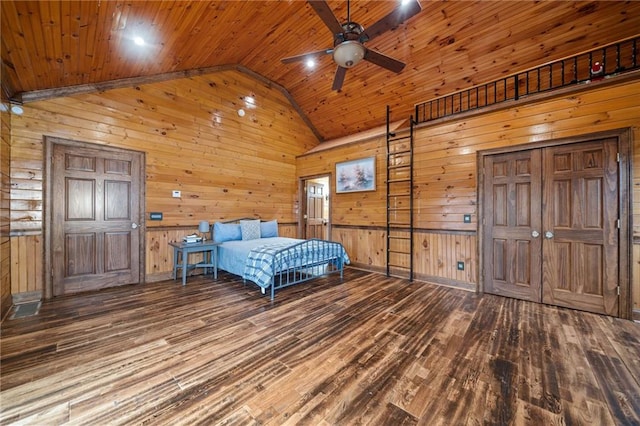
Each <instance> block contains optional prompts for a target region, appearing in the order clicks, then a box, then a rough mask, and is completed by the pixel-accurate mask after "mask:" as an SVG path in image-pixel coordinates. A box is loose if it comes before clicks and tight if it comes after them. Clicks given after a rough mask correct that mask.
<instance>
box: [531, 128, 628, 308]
mask: <svg viewBox="0 0 640 426" xmlns="http://www.w3.org/2000/svg"><path fill="white" fill-rule="evenodd" d="M617 145H618V144H617V140H616V138H610V139H607V140H597V141H593V142H585V143H581V144H572V145H567V146H559V147H551V148H546V149H545V153H544V169H545V179H544V191H543V192H544V201H543V204H544V206H545V208H544V209H543V229H544V235H545V239H544V244H543V264H544V268H543V274H542V287H543V289H544V291H543V298H542V301H543V302H544V303H549V304H553V305H559V306H567V307H571V308H576V309H582V310H585V311H590V312H597V313H602V314H608V315H618V285H619V282H618V267H619V266H618V265H619V259H618V256H619V255H618V238H619V236H618V225H617V224H618V218H619V215H618V214H619V213H618V209H619V207H618V204H619V202H618V163H617V159H616V157H617V153H618V146H617Z"/></svg>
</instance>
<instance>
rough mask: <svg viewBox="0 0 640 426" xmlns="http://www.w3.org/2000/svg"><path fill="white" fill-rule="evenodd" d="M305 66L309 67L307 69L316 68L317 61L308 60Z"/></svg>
mask: <svg viewBox="0 0 640 426" xmlns="http://www.w3.org/2000/svg"><path fill="white" fill-rule="evenodd" d="M305 64H306V65H307V68H314V67H315V66H316V61H314V60H313V59H311V58H309V59H307V62H305Z"/></svg>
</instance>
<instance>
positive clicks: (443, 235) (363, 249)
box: [331, 224, 478, 290]
mask: <svg viewBox="0 0 640 426" xmlns="http://www.w3.org/2000/svg"><path fill="white" fill-rule="evenodd" d="M385 233H386V229H385V228H381V227H366V226H363V227H359V226H344V225H335V224H334V225H333V227H332V231H331V234H332V238H331V239H332V240H334V241H339V242H341V243H342V245H344V247H345V249H346V250H347V253H349V258H350V259H351V265H352V266H354V267H357V268H362V269H366V270H368V271H375V272H386V253H385V249H386V239H385ZM413 247H414V274H415V277H414V278H416V279H418V280H420V281H428V282H432V283H437V284H443V285H448V286H452V287H457V288H462V289H466V290H476V286H477V283H478V273H477V270H478V268H477V254H476V236H475V232H471V231H440V230H416V231H415V234H414V242H413ZM458 262H464V270H458V268H457V264H458Z"/></svg>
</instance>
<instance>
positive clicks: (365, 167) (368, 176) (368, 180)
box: [336, 157, 376, 194]
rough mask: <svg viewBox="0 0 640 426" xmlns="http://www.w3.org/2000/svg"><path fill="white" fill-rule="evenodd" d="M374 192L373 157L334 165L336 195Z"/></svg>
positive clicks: (374, 163)
mask: <svg viewBox="0 0 640 426" xmlns="http://www.w3.org/2000/svg"><path fill="white" fill-rule="evenodd" d="M375 190H376V158H375V157H369V158H362V159H360V160H353V161H345V162H342V163H336V193H338V194H339V193H342V192H358V191H375Z"/></svg>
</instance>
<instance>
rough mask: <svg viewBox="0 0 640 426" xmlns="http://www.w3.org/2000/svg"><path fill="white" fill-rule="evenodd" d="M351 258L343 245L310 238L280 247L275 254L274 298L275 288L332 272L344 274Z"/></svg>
mask: <svg viewBox="0 0 640 426" xmlns="http://www.w3.org/2000/svg"><path fill="white" fill-rule="evenodd" d="M345 263H349V258H348V256H347V254H346V251H345V249H344V247H343V246H342V244H340V243H337V242H334V241H325V240H319V239H311V240H307V241H303V242H301V243H298V244H294V245H292V246H289V247H286V248H283V249H281V250H278V252H277V253H276V254H275V255H274V257H273V264H272V270H273V271H275V273H274V275H273V277H272V278H271V299H273V298H274V296H275V291H276V290H278V289H281V288H284V287H289V286H291V285H294V284H299V283H302V282H305V281H309V280H311V279H313V278H316V277H319V276H324V275H328V274H332V273H340V278H341V279H342V278H343V277H344V265H345Z"/></svg>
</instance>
